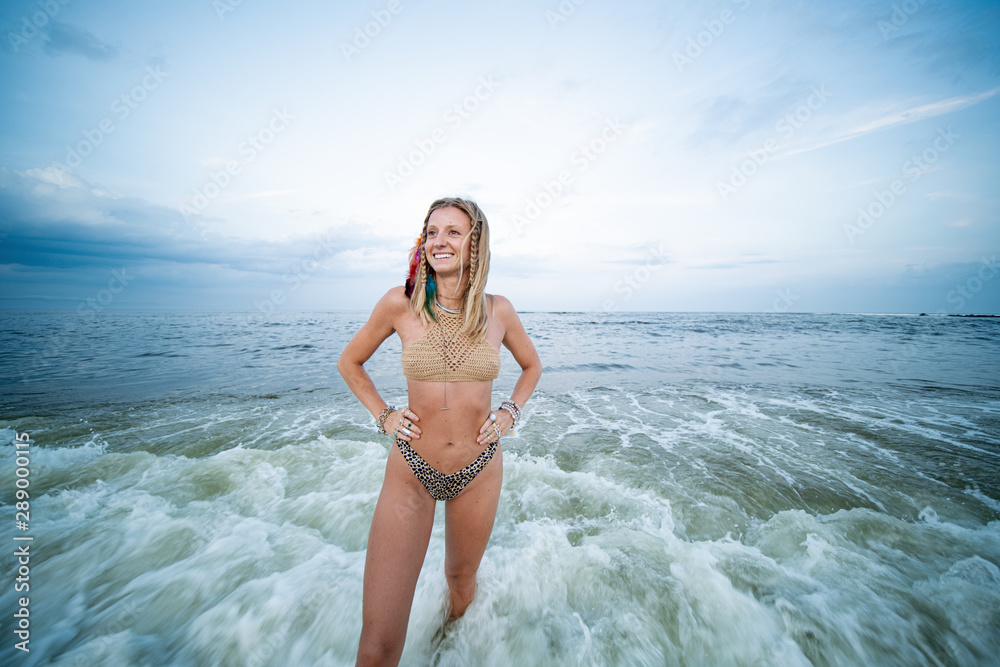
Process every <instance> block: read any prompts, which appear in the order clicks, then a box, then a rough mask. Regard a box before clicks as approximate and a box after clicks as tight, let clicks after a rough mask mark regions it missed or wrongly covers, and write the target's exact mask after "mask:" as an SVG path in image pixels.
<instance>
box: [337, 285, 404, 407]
mask: <svg viewBox="0 0 1000 667" xmlns="http://www.w3.org/2000/svg"><path fill="white" fill-rule="evenodd" d="M407 301H408V300H407V299H406V297H405V296H404V295H403V288H402V287H394V288H393V289H391V290H389V291H388V292H386V294H385V296H383V297H382V298H381V299H379V302H378V303H377V304H375V309H374V310H372V314H371V317H369V318H368V321H367V322H365V324H364V326H362V327H361V329H359V330H358V333H356V334H354V338H352V339H351V342H350V343H348V344H347V347H345V348H344V351H343V352H341V353H340V359H338V360H337V370H338V371H340V376H341V377H342V378H344V382H346V383H347V386H348V387H350V389H351V391H353V392H354V395H355V396H357V397H358V400H359V401H361V403H362V404H363V405H364V406H365V407H366V408H368V412H370V413H371V414H372V417H374V418H377V417H378V416H379V414H381V412H382V410H383V409H384V408H385V406H386V403H385V401H383V400H382V397H381V396H380V395H379V393H378V390H377V389H376V388H375V383H374V382H372V379H371V376H370V375H368V371H366V370H365V367H364V363H365V362H366V361H368V360H369V359H370V358H371V356H372V355H373V354H375V350H377V349H378V348H379V346H380V345H381V344H382V343H383V341H385V339H386V338H388V337H389V336H391V335H392V333H393V332H394V331H395V330H396V328H395V326H394V322H395V321H396V318H397V317H398V316H399V315H400V309H401V307H402V308H405V307H406V303H407Z"/></svg>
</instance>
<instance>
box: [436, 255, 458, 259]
mask: <svg viewBox="0 0 1000 667" xmlns="http://www.w3.org/2000/svg"><path fill="white" fill-rule="evenodd" d="M446 257H454V255H434V259H444V258H446Z"/></svg>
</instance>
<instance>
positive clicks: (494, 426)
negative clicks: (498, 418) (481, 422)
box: [493, 424, 500, 440]
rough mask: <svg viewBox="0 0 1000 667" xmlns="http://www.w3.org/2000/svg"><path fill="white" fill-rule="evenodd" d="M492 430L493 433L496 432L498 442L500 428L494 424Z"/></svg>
mask: <svg viewBox="0 0 1000 667" xmlns="http://www.w3.org/2000/svg"><path fill="white" fill-rule="evenodd" d="M493 430H494V431H495V432H496V434H497V440H499V439H500V427H499V426H497V425H496V424H494V425H493Z"/></svg>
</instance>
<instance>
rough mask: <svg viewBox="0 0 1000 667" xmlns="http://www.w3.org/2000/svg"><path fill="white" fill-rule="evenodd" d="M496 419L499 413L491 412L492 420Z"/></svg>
mask: <svg viewBox="0 0 1000 667" xmlns="http://www.w3.org/2000/svg"><path fill="white" fill-rule="evenodd" d="M496 420H497V413H495V412H491V413H490V421H491V422H495V421H496Z"/></svg>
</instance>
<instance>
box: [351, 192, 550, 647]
mask: <svg viewBox="0 0 1000 667" xmlns="http://www.w3.org/2000/svg"><path fill="white" fill-rule="evenodd" d="M489 241H490V231H489V225H488V224H487V222H486V216H485V215H483V212H482V211H481V210H480V208H479V206H477V205H476V204H475V203H474V202H472V201H469V200H465V199H457V198H446V199H439V200H437V201H436V202H434V203H433V204H431V207H430V210H429V211H428V212H427V217H426V218H425V219H424V228H423V231H422V232H421V233H420V239H419V241H418V242H417V245H416V247H415V248H414V250H413V252H412V253H411V256H410V273H409V278H408V279H407V281H406V285H405V286H404V287H395V288H393V289H391V290H389V291H388V292H387V293H386V295H385V296H383V297H382V298H381V299H380V300H379V302H378V303H377V304H376V305H375V309H374V310H373V311H372V314H371V317H370V318H369V319H368V322H366V323H365V325H364V326H363V327H361V329H360V330H359V331H358V333H357V334H355V336H354V338H352V339H351V342H350V343H348V345H347V347H346V348H345V349H344V352H343V353H342V354H341V356H340V360H339V361H338V362H337V369H338V370H339V371H340V374H341V375H342V376H343V378H344V381H345V382H346V383H347V385H348V386H349V387H350V388H351V391H353V392H354V395H355V396H357V397H358V399H359V400H360V401H361V402H362V403H363V404H364V406H365V407H366V408H368V411H369V412H370V413H371V414H372V417H373V418H374V419H375V421H376V424H377V425H378V427H379V430H380V431H382V432H383V433H392V434H393V436H394V437H395V446H394V447H392V448H391V449H390V451H389V458H388V461H386V466H385V480H384V481H383V483H382V492H381V493H380V494H379V498H378V503H377V504H376V506H375V515H374V517H373V518H372V527H371V532H370V533H369V536H368V551H367V556H366V559H365V577H364V596H363V603H362V630H361V642H360V645H359V647H358V661H357V662H358V664H359V665H366V664H379V665H382V664H393V665H394V664H397V663H398V662H399V658H400V655H401V654H402V652H403V641H404V640H405V638H406V626H407V622H408V620H409V617H410V607H411V604H412V602H413V592H414V589H415V588H416V585H417V576H418V575H419V574H420V568H421V565H422V563H423V560H424V555H425V554H426V552H427V543H428V541H429V540H430V535H431V528H432V525H433V523H434V507H435V502H436V501H437V500H443V501H445V563H444V569H445V577H446V579H447V581H448V589H449V594H450V612H451V616H452V618H455V617H458V616H461V615H462V614H463V613H465V610H466V608H467V607H468V606H469V603H470V602H472V597H473V594H474V593H475V590H476V572H477V571H478V569H479V563H480V561H481V560H482V557H483V553H484V552H485V551H486V543H487V542H488V541H489V538H490V533H491V532H492V530H493V520H494V518H495V517H496V511H497V502H498V500H499V498H500V484H501V481H502V478H503V455H502V450H501V448H500V437H501V436H503V435H506V434H507V433H508V432H509V431H510V429H511V428H513V426H514V424H515V423H516V421H517V419H518V418H519V417H520V409H521V407H522V406H523V405H524V404H525V402H526V401H527V400H528V397H529V396H531V393H532V392H533V391H534V389H535V385H536V384H537V383H538V378H539V376H540V375H541V373H542V366H541V362H540V361H539V358H538V353H537V352H535V347H534V345H533V344H532V343H531V339H530V338H528V334H527V333H526V332H525V330H524V327H523V326H522V325H521V320H520V319H519V318H518V316H517V312H516V311H515V310H514V307H513V306H512V305H511V303H510V301H508V300H507V299H505V298H504V297H502V296H497V295H487V294H485V292H484V290H485V287H486V279H487V274H488V272H489V267H490V246H489ZM393 332H395V333H397V334H399V338H400V341H401V343H402V346H403V354H402V357H401V359H402V365H403V374H404V375H405V376H406V378H407V380H406V384H407V392H408V400H409V405H408V406H407V407H405V408H402V409H399V408H396V407H394V406H389V405H386V403H385V401H383V400H382V397H381V396H379V393H378V391H377V390H376V388H375V385H374V383H373V382H372V380H371V377H369V375H368V373H367V372H366V371H365V369H364V366H363V364H364V363H365V362H366V361H367V360H368V359H369V358H370V357H371V356H372V354H374V352H375V350H377V349H378V347H379V345H381V344H382V342H383V341H384V340H385V339H386V338H388V337H389V336H390V335H392V333H393ZM501 344H503V345H505V346H506V347H507V349H508V350H510V352H511V354H513V356H514V359H515V360H516V361H517V363H518V364H519V365H520V366H521V376H520V377H519V378H518V381H517V384H516V385H515V386H514V391H513V393H512V394H511V397H510V400H509V401H504V402H503V403H502V404H501V406H500V407H499V408H496V409H492V410H491V409H490V406H491V397H492V392H493V380H494V379H496V377H497V375H498V373H499V370H500V355H499V348H500V345H501Z"/></svg>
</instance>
